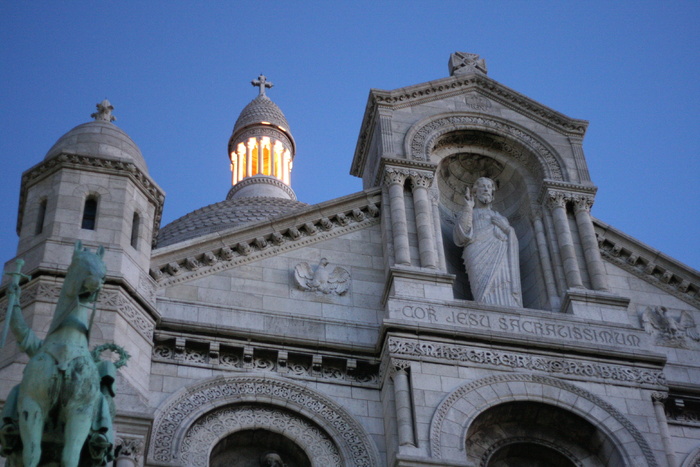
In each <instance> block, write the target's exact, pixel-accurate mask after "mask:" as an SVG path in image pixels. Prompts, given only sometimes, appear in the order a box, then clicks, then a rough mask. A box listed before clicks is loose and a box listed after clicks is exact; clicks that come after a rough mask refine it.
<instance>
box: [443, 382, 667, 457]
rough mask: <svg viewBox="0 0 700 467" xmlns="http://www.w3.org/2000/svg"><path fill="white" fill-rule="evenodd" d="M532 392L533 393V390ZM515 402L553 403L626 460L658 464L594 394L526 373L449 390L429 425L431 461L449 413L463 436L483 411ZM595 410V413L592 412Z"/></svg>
mask: <svg viewBox="0 0 700 467" xmlns="http://www.w3.org/2000/svg"><path fill="white" fill-rule="evenodd" d="M499 385H505V386H506V387H504V388H502V389H504V390H505V389H508V391H509V393H510V396H509V397H499V396H498V394H499V392H498V391H497V390H496V389H495V386H499ZM529 385H536V386H537V387H539V388H540V389H538V390H536V391H534V392H532V393H530V391H528V386H529ZM546 386H549V387H554V388H557V389H558V390H559V396H558V397H557V398H556V399H553V398H552V396H548V395H546V393H545V391H543V390H542V388H543V387H546ZM483 387H487V388H489V389H488V394H490V396H488V397H485V396H484V395H483V394H482V393H481V392H480V391H479V390H480V388H483ZM532 389H533V390H534V388H532ZM567 392H568V393H569V394H571V395H572V396H577V397H575V398H574V399H570V398H563V396H564V394H562V393H567ZM472 394H473V396H474V397H476V398H478V399H479V400H480V403H479V406H478V407H475V406H473V404H470V403H469V402H468V401H467V400H466V399H467V398H468V396H469V395H472ZM578 399H583V400H586V401H588V404H585V405H590V406H591V407H590V408H589V409H588V412H589V413H582V411H583V410H584V409H583V408H581V405H582V403H581V402H580V401H579V400H578ZM515 400H524V401H527V400H529V401H538V402H545V403H548V404H554V405H556V406H557V407H561V408H563V409H565V410H570V411H572V412H573V413H575V414H577V415H579V416H581V417H583V418H584V419H586V420H588V421H590V422H591V423H592V424H593V425H594V426H597V427H598V428H599V429H601V430H602V431H603V432H604V433H605V435H606V436H607V437H609V438H610V441H612V442H614V443H615V446H616V447H617V448H619V449H620V450H621V454H622V455H623V457H625V458H626V459H627V460H628V461H629V460H631V459H634V458H637V459H638V460H640V461H641V460H642V459H644V460H645V461H646V464H645V465H648V466H657V465H658V464H657V462H656V458H655V457H654V452H653V451H652V449H651V447H650V446H649V443H648V442H647V441H646V439H645V438H644V435H642V433H640V432H639V430H638V429H637V428H636V427H635V426H634V425H633V424H632V422H630V421H629V419H627V417H625V415H623V414H622V413H621V412H620V411H619V410H617V409H616V408H615V407H613V406H612V405H611V404H609V403H608V402H606V401H605V400H603V399H601V398H600V397H598V396H596V395H595V394H593V393H591V392H589V391H587V390H585V389H583V388H580V387H578V386H575V385H573V384H570V383H567V382H564V381H561V380H559V379H555V378H550V377H546V376H539V375H528V374H503V375H496V376H489V377H486V378H482V379H479V380H477V381H472V382H470V383H466V384H464V385H462V386H460V387H458V388H457V389H456V390H454V391H452V392H451V393H450V394H449V395H448V396H447V397H445V399H443V401H442V402H441V403H440V404H439V405H438V407H437V409H436V410H435V414H434V415H433V419H432V421H431V423H430V452H431V453H432V456H433V457H435V458H442V454H443V453H442V447H443V442H442V439H441V438H442V436H443V434H444V433H445V430H444V428H443V425H444V424H445V422H448V423H449V424H450V425H452V424H454V423H456V422H453V421H452V420H450V415H451V414H452V415H454V414H456V413H459V416H460V419H461V420H462V422H461V423H459V425H461V427H462V431H463V433H462V434H465V433H466V430H467V429H468V427H469V424H470V423H471V422H472V421H473V420H474V418H475V417H476V416H477V415H478V414H479V413H482V412H483V411H484V410H486V409H488V408H490V407H493V406H495V405H498V404H502V403H504V402H509V401H515ZM570 400H574V401H576V403H575V405H574V404H572V403H571V402H569V401H570ZM467 407H469V413H464V412H463V411H464V410H465V409H466V408H467ZM596 408H597V409H599V410H598V411H594V409H596ZM596 412H598V413H596ZM600 412H602V413H600ZM600 417H605V418H606V421H605V423H602V422H601V420H599V418H600ZM612 420H614V421H616V422H617V424H618V426H617V427H615V426H614V424H613V423H611V422H612ZM449 436H450V437H451V438H459V439H466V436H462V437H460V436H459V435H455V434H451V435H449ZM625 438H626V439H625ZM463 449H464V447H463V446H460V450H461V451H462V452H463ZM635 451H636V452H635ZM630 465H632V464H630ZM635 465H639V464H635Z"/></svg>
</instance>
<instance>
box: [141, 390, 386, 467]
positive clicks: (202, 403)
mask: <svg viewBox="0 0 700 467" xmlns="http://www.w3.org/2000/svg"><path fill="white" fill-rule="evenodd" d="M251 403H258V404H266V405H268V406H276V407H280V408H283V409H286V410H288V411H290V412H292V413H295V414H298V415H299V416H300V417H302V416H303V417H304V418H306V419H308V420H309V421H310V422H311V423H313V424H315V425H317V426H318V427H319V428H320V429H321V430H323V431H325V432H326V433H327V434H328V435H329V437H330V438H331V439H332V440H333V442H335V443H336V445H337V447H338V450H339V452H340V454H341V456H342V458H343V461H344V464H343V465H353V466H356V467H374V466H378V465H379V453H378V451H377V448H376V446H375V445H374V443H373V442H372V440H371V438H370V436H369V434H368V433H367V432H366V431H365V429H364V428H363V427H362V425H361V424H360V423H359V422H357V421H356V420H355V419H354V418H353V417H352V416H351V415H350V414H349V413H348V412H347V411H346V410H345V409H344V408H343V407H342V406H341V405H340V404H338V403H336V402H334V401H332V400H331V399H329V398H328V397H327V396H325V395H323V394H321V393H319V392H317V391H314V390H312V389H310V388H307V387H304V386H301V385H299V384H296V383H292V382H290V381H285V380H280V379H277V378H271V377H269V376H243V377H234V378H222V377H217V378H214V379H210V380H207V381H204V382H201V383H198V384H195V385H194V386H190V387H187V388H184V389H182V390H180V391H178V392H177V393H175V394H174V395H173V396H171V397H170V398H169V399H167V400H166V401H165V402H164V403H162V404H161V406H160V408H159V409H158V410H157V412H156V417H155V420H154V423H153V431H152V437H151V443H150V447H149V454H148V458H149V461H150V462H151V463H155V464H158V465H181V464H180V463H179V462H178V458H179V453H180V451H181V449H182V443H183V441H184V440H185V438H186V435H187V433H188V432H189V431H190V429H191V427H192V426H194V425H195V423H197V421H198V420H200V419H202V418H203V417H205V416H208V414H211V413H213V412H214V411H215V410H217V409H220V408H224V407H232V406H235V405H238V404H251Z"/></svg>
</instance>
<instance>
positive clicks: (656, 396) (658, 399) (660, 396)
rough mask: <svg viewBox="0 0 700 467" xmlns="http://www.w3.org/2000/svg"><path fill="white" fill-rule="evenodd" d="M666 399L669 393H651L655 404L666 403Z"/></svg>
mask: <svg viewBox="0 0 700 467" xmlns="http://www.w3.org/2000/svg"><path fill="white" fill-rule="evenodd" d="M666 399H668V394H666V393H665V392H658V391H657V392H652V393H651V400H652V401H654V404H662V405H663V404H664V403H666Z"/></svg>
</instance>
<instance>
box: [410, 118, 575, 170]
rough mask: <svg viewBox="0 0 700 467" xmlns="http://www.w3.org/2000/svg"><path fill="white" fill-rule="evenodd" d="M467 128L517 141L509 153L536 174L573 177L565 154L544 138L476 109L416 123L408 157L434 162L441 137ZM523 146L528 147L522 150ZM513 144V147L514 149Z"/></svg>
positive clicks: (508, 147)
mask: <svg viewBox="0 0 700 467" xmlns="http://www.w3.org/2000/svg"><path fill="white" fill-rule="evenodd" d="M464 130H473V131H480V132H484V133H489V134H493V135H497V136H499V137H502V138H505V140H508V141H511V142H512V143H513V144H511V145H510V146H508V145H506V146H505V149H506V153H508V155H509V156H511V157H513V158H515V159H516V160H518V162H519V163H521V164H522V165H524V166H525V167H527V168H528V169H529V171H530V172H531V173H532V175H533V176H538V175H539V176H541V177H542V178H543V179H549V180H557V181H569V180H568V178H569V177H568V174H567V171H566V168H565V165H564V163H563V162H562V160H561V157H559V155H558V154H557V152H556V150H554V148H553V147H551V145H549V144H548V143H547V142H545V141H544V140H543V139H542V138H540V137H539V136H537V135H535V134H533V133H532V132H530V131H528V130H526V129H525V128H523V127H520V126H518V125H516V124H514V123H512V122H509V121H506V120H503V119H500V118H496V117H491V116H485V115H482V114H476V113H466V112H459V113H445V114H439V115H433V116H431V117H429V118H426V119H423V120H421V121H419V122H417V123H415V124H414V125H413V126H412V127H411V129H410V130H409V131H408V133H407V134H406V137H405V139H404V151H405V154H406V157H407V158H409V159H411V160H414V161H425V162H430V161H431V160H430V156H431V153H432V151H433V148H434V146H435V144H436V142H437V141H438V140H440V139H441V138H442V137H443V136H445V135H447V134H449V133H453V132H459V131H464ZM519 147H522V148H525V149H526V150H525V151H520V150H518V148H519ZM511 148H512V149H513V151H510V149H511ZM432 162H438V161H432Z"/></svg>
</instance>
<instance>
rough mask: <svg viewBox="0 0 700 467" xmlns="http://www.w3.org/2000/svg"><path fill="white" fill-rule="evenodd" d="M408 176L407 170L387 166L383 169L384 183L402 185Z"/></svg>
mask: <svg viewBox="0 0 700 467" xmlns="http://www.w3.org/2000/svg"><path fill="white" fill-rule="evenodd" d="M407 177H408V170H406V169H396V168H387V169H385V170H384V184H385V185H403V184H404V182H405V181H406V178H407Z"/></svg>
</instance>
